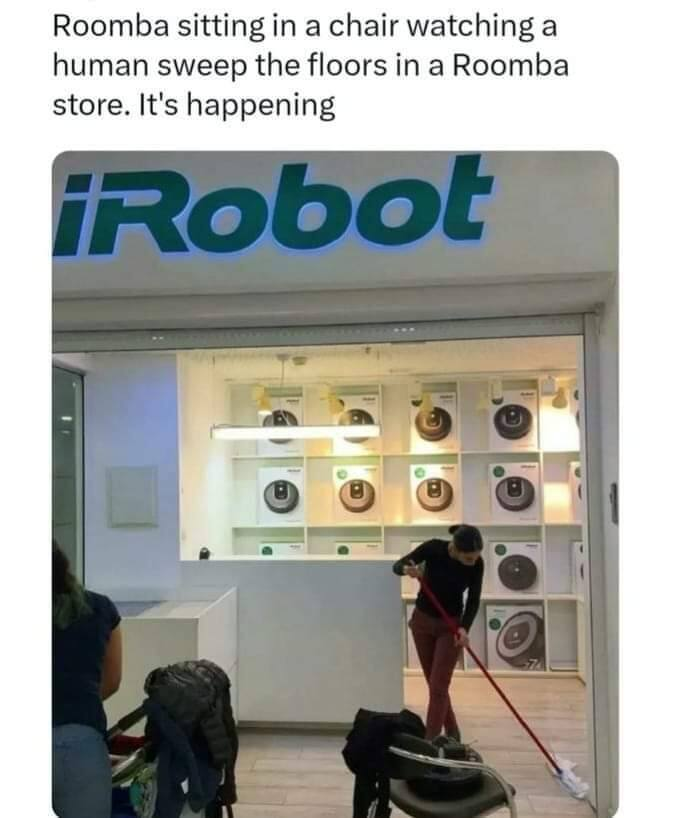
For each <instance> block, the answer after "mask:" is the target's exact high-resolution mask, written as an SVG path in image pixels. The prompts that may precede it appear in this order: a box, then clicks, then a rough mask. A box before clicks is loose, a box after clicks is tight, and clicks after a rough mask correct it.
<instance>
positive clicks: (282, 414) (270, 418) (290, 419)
mask: <svg viewBox="0 0 680 818" xmlns="http://www.w3.org/2000/svg"><path fill="white" fill-rule="evenodd" d="M262 425H263V426H298V425H299V424H298V420H297V418H296V417H295V415H294V414H293V413H292V412H289V411H288V410H287V409H274V411H273V412H272V413H271V415H267V417H266V418H265V419H264V423H263V424H262ZM270 443H277V444H278V445H282V444H284V443H290V438H289V439H288V440H271V441H270Z"/></svg>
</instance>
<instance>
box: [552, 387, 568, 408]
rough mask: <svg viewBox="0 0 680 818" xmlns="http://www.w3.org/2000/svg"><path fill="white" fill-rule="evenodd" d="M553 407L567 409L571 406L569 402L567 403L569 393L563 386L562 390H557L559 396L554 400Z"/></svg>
mask: <svg viewBox="0 0 680 818" xmlns="http://www.w3.org/2000/svg"><path fill="white" fill-rule="evenodd" d="M552 405H553V406H554V407H555V409H566V408H567V406H568V405H569V402H568V401H567V393H566V390H565V388H564V387H563V386H560V388H559V389H558V390H557V394H556V395H555V397H554V398H553V399H552Z"/></svg>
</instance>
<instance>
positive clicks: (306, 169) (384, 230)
mask: <svg viewBox="0 0 680 818" xmlns="http://www.w3.org/2000/svg"><path fill="white" fill-rule="evenodd" d="M480 161H481V155H480V154H467V155H460V156H457V157H456V158H455V160H454V161H453V163H452V169H451V173H450V176H449V178H448V179H447V180H445V181H444V183H443V185H442V189H441V190H439V189H438V188H437V187H436V186H435V185H434V184H432V183H431V182H427V181H424V180H422V179H417V178H403V179H394V180H391V181H386V182H382V183H381V184H379V185H376V186H375V187H373V188H371V189H369V190H368V191H367V192H366V193H365V194H363V195H362V196H360V197H359V198H358V199H357V200H353V198H352V196H350V194H349V193H348V192H347V191H346V190H345V189H344V188H342V187H340V186H339V185H337V184H327V183H325V182H324V181H323V180H322V179H317V178H315V175H314V172H313V167H312V166H311V165H310V164H308V163H295V164H284V165H282V167H281V171H280V174H279V177H278V186H277V188H276V190H275V191H261V190H254V189H251V188H249V187H243V186H239V187H228V186H227V187H220V188H219V189H216V190H213V191H211V192H209V193H205V194H202V195H200V196H197V195H196V194H195V192H194V191H193V190H192V186H191V182H190V181H189V179H188V178H187V177H186V176H185V175H184V174H182V173H180V172H178V171H176V170H167V169H163V170H137V171H117V172H111V173H108V172H107V173H101V174H96V173H89V172H79V173H71V174H70V175H68V176H67V179H66V184H65V189H64V196H63V200H62V202H61V208H60V212H59V215H58V220H57V229H56V236H55V240H54V247H53V255H54V256H55V257H56V258H70V259H76V260H77V259H85V258H97V257H99V258H106V257H107V256H108V257H112V256H115V255H116V253H117V252H118V250H119V249H120V244H121V243H122V242H124V241H125V234H126V233H127V232H129V231H131V230H134V231H140V232H142V233H144V234H145V235H146V237H148V239H149V241H150V242H151V243H152V246H153V247H155V248H156V249H157V251H158V252H159V253H160V254H162V255H166V254H191V253H196V252H202V253H209V254H214V255H216V256H218V257H224V256H229V255H230V254H240V253H244V252H247V251H249V250H252V249H253V248H254V247H255V246H256V245H257V244H259V243H260V242H261V241H263V240H266V238H267V237H268V236H270V237H271V240H272V241H273V242H274V243H275V244H277V245H279V246H280V247H282V248H285V249H287V250H292V251H299V252H300V253H304V252H310V251H318V250H322V249H325V248H328V247H330V246H332V245H336V244H337V243H339V242H341V241H343V240H348V239H350V238H351V237H355V238H356V237H358V238H360V239H361V240H363V241H364V242H368V243H369V244H371V245H373V246H375V247H378V248H379V247H385V248H388V247H389V248H394V247H400V246H408V245H412V244H414V243H415V242H418V241H420V240H423V239H426V238H427V237H428V236H430V235H433V234H434V233H435V232H438V231H441V235H442V236H443V237H444V238H445V239H446V240H448V241H450V242H452V243H460V242H466V243H477V242H479V241H480V240H481V238H482V235H483V232H484V228H485V224H484V221H481V220H475V219H474V218H473V217H472V213H471V210H472V205H473V202H474V200H475V198H476V197H488V196H489V195H490V194H491V192H492V189H493V184H494V177H493V176H485V175H483V174H482V173H481V172H480ZM268 195H269V197H270V198H269V199H268V198H267V196H268ZM395 213H396V216H397V217H396V218H395Z"/></svg>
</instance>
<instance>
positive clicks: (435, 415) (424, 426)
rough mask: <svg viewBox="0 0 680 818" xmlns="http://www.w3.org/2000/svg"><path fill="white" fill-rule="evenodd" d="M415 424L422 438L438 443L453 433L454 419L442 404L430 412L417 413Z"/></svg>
mask: <svg viewBox="0 0 680 818" xmlns="http://www.w3.org/2000/svg"><path fill="white" fill-rule="evenodd" d="M415 426H416V431H417V432H418V435H419V436H420V438H421V439H422V440H427V441H428V442H429V443H436V442H438V441H440V440H444V438H445V437H446V436H447V435H449V434H451V429H452V427H453V421H452V420H451V415H450V414H449V413H448V412H447V411H446V409H442V408H441V407H440V406H435V408H434V409H432V410H431V411H429V412H426V411H423V410H422V409H421V411H420V412H418V414H417V415H416V418H415Z"/></svg>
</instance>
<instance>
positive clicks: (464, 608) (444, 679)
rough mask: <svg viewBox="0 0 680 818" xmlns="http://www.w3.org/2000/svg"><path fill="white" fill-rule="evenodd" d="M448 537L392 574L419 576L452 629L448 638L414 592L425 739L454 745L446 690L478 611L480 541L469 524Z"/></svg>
mask: <svg viewBox="0 0 680 818" xmlns="http://www.w3.org/2000/svg"><path fill="white" fill-rule="evenodd" d="M449 532H450V533H451V535H452V538H451V540H450V541H448V542H447V541H446V540H437V539H435V540H428V541H427V542H424V543H423V544H422V545H419V546H418V547H417V548H416V549H414V550H413V551H411V553H410V554H407V555H406V556H405V557H402V559H400V560H397V562H395V563H394V566H393V571H394V573H395V574H398V575H399V576H403V575H404V574H408V576H411V577H424V578H425V580H426V581H427V584H428V585H429V587H430V589H431V590H432V591H433V593H434V594H435V596H436V597H437V599H438V600H439V602H440V603H441V605H442V607H443V608H444V610H445V611H446V612H447V613H448V614H449V616H451V617H452V618H453V619H454V620H455V621H456V622H457V624H458V633H457V634H456V636H455V637H454V635H453V633H452V632H451V630H450V629H449V627H448V626H447V625H446V623H445V622H444V620H443V619H442V618H441V615H440V614H439V612H438V611H437V609H436V607H435V606H434V605H433V604H432V602H431V601H430V600H429V598H428V597H427V596H426V595H425V594H424V593H423V590H422V588H421V589H420V591H419V593H418V597H417V599H416V605H415V610H414V612H413V616H412V617H411V620H410V622H409V627H410V628H411V633H412V634H413V641H414V642H415V646H416V651H417V652H418V658H419V660H420V664H421V666H422V668H423V673H424V674H425V678H426V680H427V683H428V688H429V693H430V700H429V704H428V708H427V720H426V730H427V733H426V735H427V738H428V739H430V740H432V739H435V738H436V737H437V736H439V735H440V734H441V733H442V730H444V731H445V732H446V735H447V736H451V737H453V738H455V739H456V740H457V741H460V730H459V728H458V723H457V721H456V716H455V714H454V712H453V708H452V706H451V699H450V697H449V685H450V684H451V677H452V676H453V671H454V668H455V667H456V663H457V662H458V657H459V655H460V651H461V650H462V649H463V648H464V647H465V646H466V645H467V644H469V637H468V633H469V631H470V627H471V625H472V623H473V621H474V619H475V616H476V615H477V611H478V610H479V602H480V599H481V596H482V578H483V576H484V561H483V559H482V557H481V553H482V548H483V541H482V535H481V533H480V531H479V529H478V528H475V527H474V526H471V525H454V526H452V527H451V528H450V529H449ZM466 591H467V597H466V598H465V599H464V594H465V592H466Z"/></svg>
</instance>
